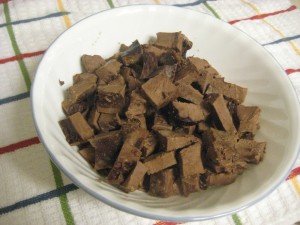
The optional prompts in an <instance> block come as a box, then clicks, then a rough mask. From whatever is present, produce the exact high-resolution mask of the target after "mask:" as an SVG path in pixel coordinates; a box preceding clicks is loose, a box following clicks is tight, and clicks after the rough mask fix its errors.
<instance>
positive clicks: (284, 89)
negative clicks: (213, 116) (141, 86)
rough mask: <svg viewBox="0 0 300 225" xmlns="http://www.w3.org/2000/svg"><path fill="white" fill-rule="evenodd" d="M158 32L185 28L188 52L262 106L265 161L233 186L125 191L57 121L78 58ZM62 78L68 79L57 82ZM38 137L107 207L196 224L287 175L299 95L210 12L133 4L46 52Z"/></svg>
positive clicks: (36, 104)
mask: <svg viewBox="0 0 300 225" xmlns="http://www.w3.org/2000/svg"><path fill="white" fill-rule="evenodd" d="M159 31H163V32H175V31H182V32H183V33H184V34H185V35H186V36H187V37H188V38H189V39H190V40H191V41H192V42H193V44H194V45H193V48H192V49H191V50H190V51H189V52H188V55H195V56H198V57H200V58H205V59H207V60H208V61H209V62H210V63H211V65H213V66H214V67H215V68H216V69H217V70H218V71H219V72H220V73H221V74H222V75H223V76H225V80H226V81H229V82H233V83H236V84H238V85H241V86H244V87H247V88H248V95H247V98H246V102H245V103H244V104H245V105H257V106H259V107H260V108H261V109H262V113H261V129H260V130H259V132H258V134H257V135H256V140H261V141H267V152H266V155H265V159H264V161H263V162H262V163H260V164H259V165H257V166H254V167H251V168H250V169H248V170H247V171H246V172H245V173H244V174H243V175H241V176H239V177H238V179H237V180H236V182H235V183H233V184H231V185H228V186H224V187H220V188H211V189H209V190H206V191H203V192H199V193H194V194H191V195H190V196H189V197H187V198H184V197H171V198H167V199H159V198H154V197H151V196H148V195H147V194H145V193H143V192H141V191H136V192H134V193H130V194H124V193H123V192H121V191H119V190H117V189H116V188H114V187H111V186H110V185H108V184H106V183H104V182H99V181H98V178H99V177H98V175H97V174H96V173H95V172H93V171H92V170H91V169H90V167H89V165H88V164H87V163H86V162H85V160H84V159H83V158H81V156H80V155H79V154H78V153H77V151H76V149H75V148H72V147H70V146H69V145H68V143H67V142H66V141H65V137H64V135H63V133H62V132H61V129H60V127H59V125H58V121H59V120H61V119H63V118H65V115H64V114H63V111H62V108H61V102H62V100H63V98H64V91H65V90H66V89H67V88H68V87H69V86H70V85H71V84H72V76H73V75H74V74H76V73H79V72H81V66H80V56H81V55H83V54H100V55H102V56H103V57H109V56H111V55H112V54H114V53H115V52H117V51H118V48H119V46H120V44H121V43H124V44H127V45H129V44H131V42H133V41H134V40H136V39H138V40H139V41H140V43H146V42H147V41H148V40H149V38H151V37H153V36H155V34H156V33H157V32H159ZM59 80H62V81H64V82H65V84H64V85H63V86H60V85H59ZM32 107H33V116H34V121H35V125H36V128H37V131H38V134H39V137H40V139H41V141H42V142H43V144H44V145H45V147H46V149H47V151H48V153H49V154H50V156H51V158H52V160H53V161H54V162H55V164H56V165H57V166H58V167H59V168H60V169H61V170H62V171H63V172H64V173H65V174H66V175H67V176H68V177H69V178H70V179H71V180H72V181H73V182H74V183H75V184H76V185H78V186H79V187H81V188H83V189H84V190H85V191H87V192H88V193H90V194H91V195H93V196H94V197H96V198H98V199H100V200H101V201H104V202H106V203H107V204H109V205H111V206H113V207H116V208H118V209H121V210H123V211H127V212H129V213H133V214H136V215H140V216H144V217H149V218H153V219H161V220H168V221H192V220H201V219H208V218H212V217H217V216H222V215H226V214H229V213H233V212H235V211H237V210H240V209H242V208H244V207H247V206H249V205H251V204H253V203H255V202H256V201H258V200H260V199H261V198H263V197H264V196H266V195H267V194H269V193H270V192H271V191H272V190H274V189H275V187H276V186H277V185H278V184H279V183H280V182H281V181H282V180H283V179H284V178H285V177H286V176H287V174H288V172H289V170H290V169H291V166H292V164H293V163H294V161H295V159H296V156H297V152H298V148H299V140H298V139H297V137H299V129H298V127H299V118H298V115H299V106H298V100H297V97H296V94H295V92H294V90H293V88H292V86H291V84H290V82H289V80H288V78H287V77H286V75H285V73H284V72H283V70H282V69H281V68H280V66H279V65H278V64H277V62H276V61H275V60H274V59H273V58H272V57H271V56H270V54H268V53H267V52H266V51H265V50H264V49H263V48H262V47H261V46H259V45H258V44H257V43H256V42H255V41H253V40H252V39H251V38H249V37H248V36H246V35H245V34H244V33H243V32H241V31H239V30H237V29H235V28H233V27H232V26H230V25H228V24H226V23H225V22H222V21H219V20H217V19H215V18H213V17H211V16H209V15H206V14H202V13H198V12H195V11H192V10H186V9H181V8H176V7H170V6H130V7H122V8H118V9H114V10H108V11H104V12H101V13H99V14H95V15H93V16H91V17H88V18H87V19H85V20H83V21H81V22H79V23H77V24H76V25H75V26H73V27H71V28H70V29H69V30H68V31H66V32H65V33H63V34H62V35H61V36H59V37H58V38H57V40H56V41H55V42H54V43H53V44H52V45H51V47H50V48H49V49H48V51H47V52H46V53H45V55H44V57H43V59H42V61H41V63H40V65H39V67H38V70H37V73H36V76H35V80H34V84H33V87H32Z"/></svg>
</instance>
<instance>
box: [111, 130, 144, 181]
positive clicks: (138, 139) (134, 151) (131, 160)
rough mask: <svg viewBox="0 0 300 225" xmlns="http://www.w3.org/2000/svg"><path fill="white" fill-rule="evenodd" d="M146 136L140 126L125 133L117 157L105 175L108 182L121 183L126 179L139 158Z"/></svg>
mask: <svg viewBox="0 0 300 225" xmlns="http://www.w3.org/2000/svg"><path fill="white" fill-rule="evenodd" d="M147 136H148V131H147V130H145V129H142V128H139V129H136V130H135V131H133V132H131V133H130V134H129V135H127V137H126V140H125V141H124V144H123V146H122V148H121V151H120V153H119V155H118V158H117V159H116V161H115V163H114V165H113V168H112V169H111V171H110V172H109V174H108V176H107V181H108V182H109V183H111V184H121V183H122V182H123V181H124V180H125V179H126V177H127V176H128V174H129V172H130V171H131V170H132V169H133V167H134V166H135V164H136V162H137V161H139V160H140V157H141V151H140V150H141V148H142V146H143V142H144V139H145V138H146V137H147Z"/></svg>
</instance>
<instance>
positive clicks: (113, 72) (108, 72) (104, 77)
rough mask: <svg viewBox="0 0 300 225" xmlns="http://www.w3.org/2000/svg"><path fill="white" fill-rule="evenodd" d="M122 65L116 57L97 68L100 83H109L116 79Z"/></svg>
mask: <svg viewBox="0 0 300 225" xmlns="http://www.w3.org/2000/svg"><path fill="white" fill-rule="evenodd" d="M121 65H122V64H121V63H120V62H118V61H117V60H116V59H111V60H109V61H107V62H106V63H105V64H104V65H103V66H101V67H99V68H98V69H97V70H96V74H97V76H98V79H99V80H98V82H99V83H100V84H108V83H109V82H110V81H112V80H114V79H116V77H117V76H119V73H120V68H121Z"/></svg>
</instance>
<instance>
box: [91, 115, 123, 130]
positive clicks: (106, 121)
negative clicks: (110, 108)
mask: <svg viewBox="0 0 300 225" xmlns="http://www.w3.org/2000/svg"><path fill="white" fill-rule="evenodd" d="M97 123H98V126H99V129H100V130H101V131H103V132H108V131H111V130H115V129H117V128H118V127H119V126H120V124H119V123H118V118H117V115H116V114H109V113H101V115H100V116H99V119H98V121H97Z"/></svg>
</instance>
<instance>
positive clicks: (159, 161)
mask: <svg viewBox="0 0 300 225" xmlns="http://www.w3.org/2000/svg"><path fill="white" fill-rule="evenodd" d="M176 163H177V161H176V158H175V152H174V151H171V152H161V153H157V154H154V155H151V156H149V157H148V158H146V160H145V161H144V165H145V166H146V167H147V168H148V172H147V173H148V174H153V173H157V172H158V171H161V170H163V169H166V168H168V167H171V166H173V165H175V164H176Z"/></svg>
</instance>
